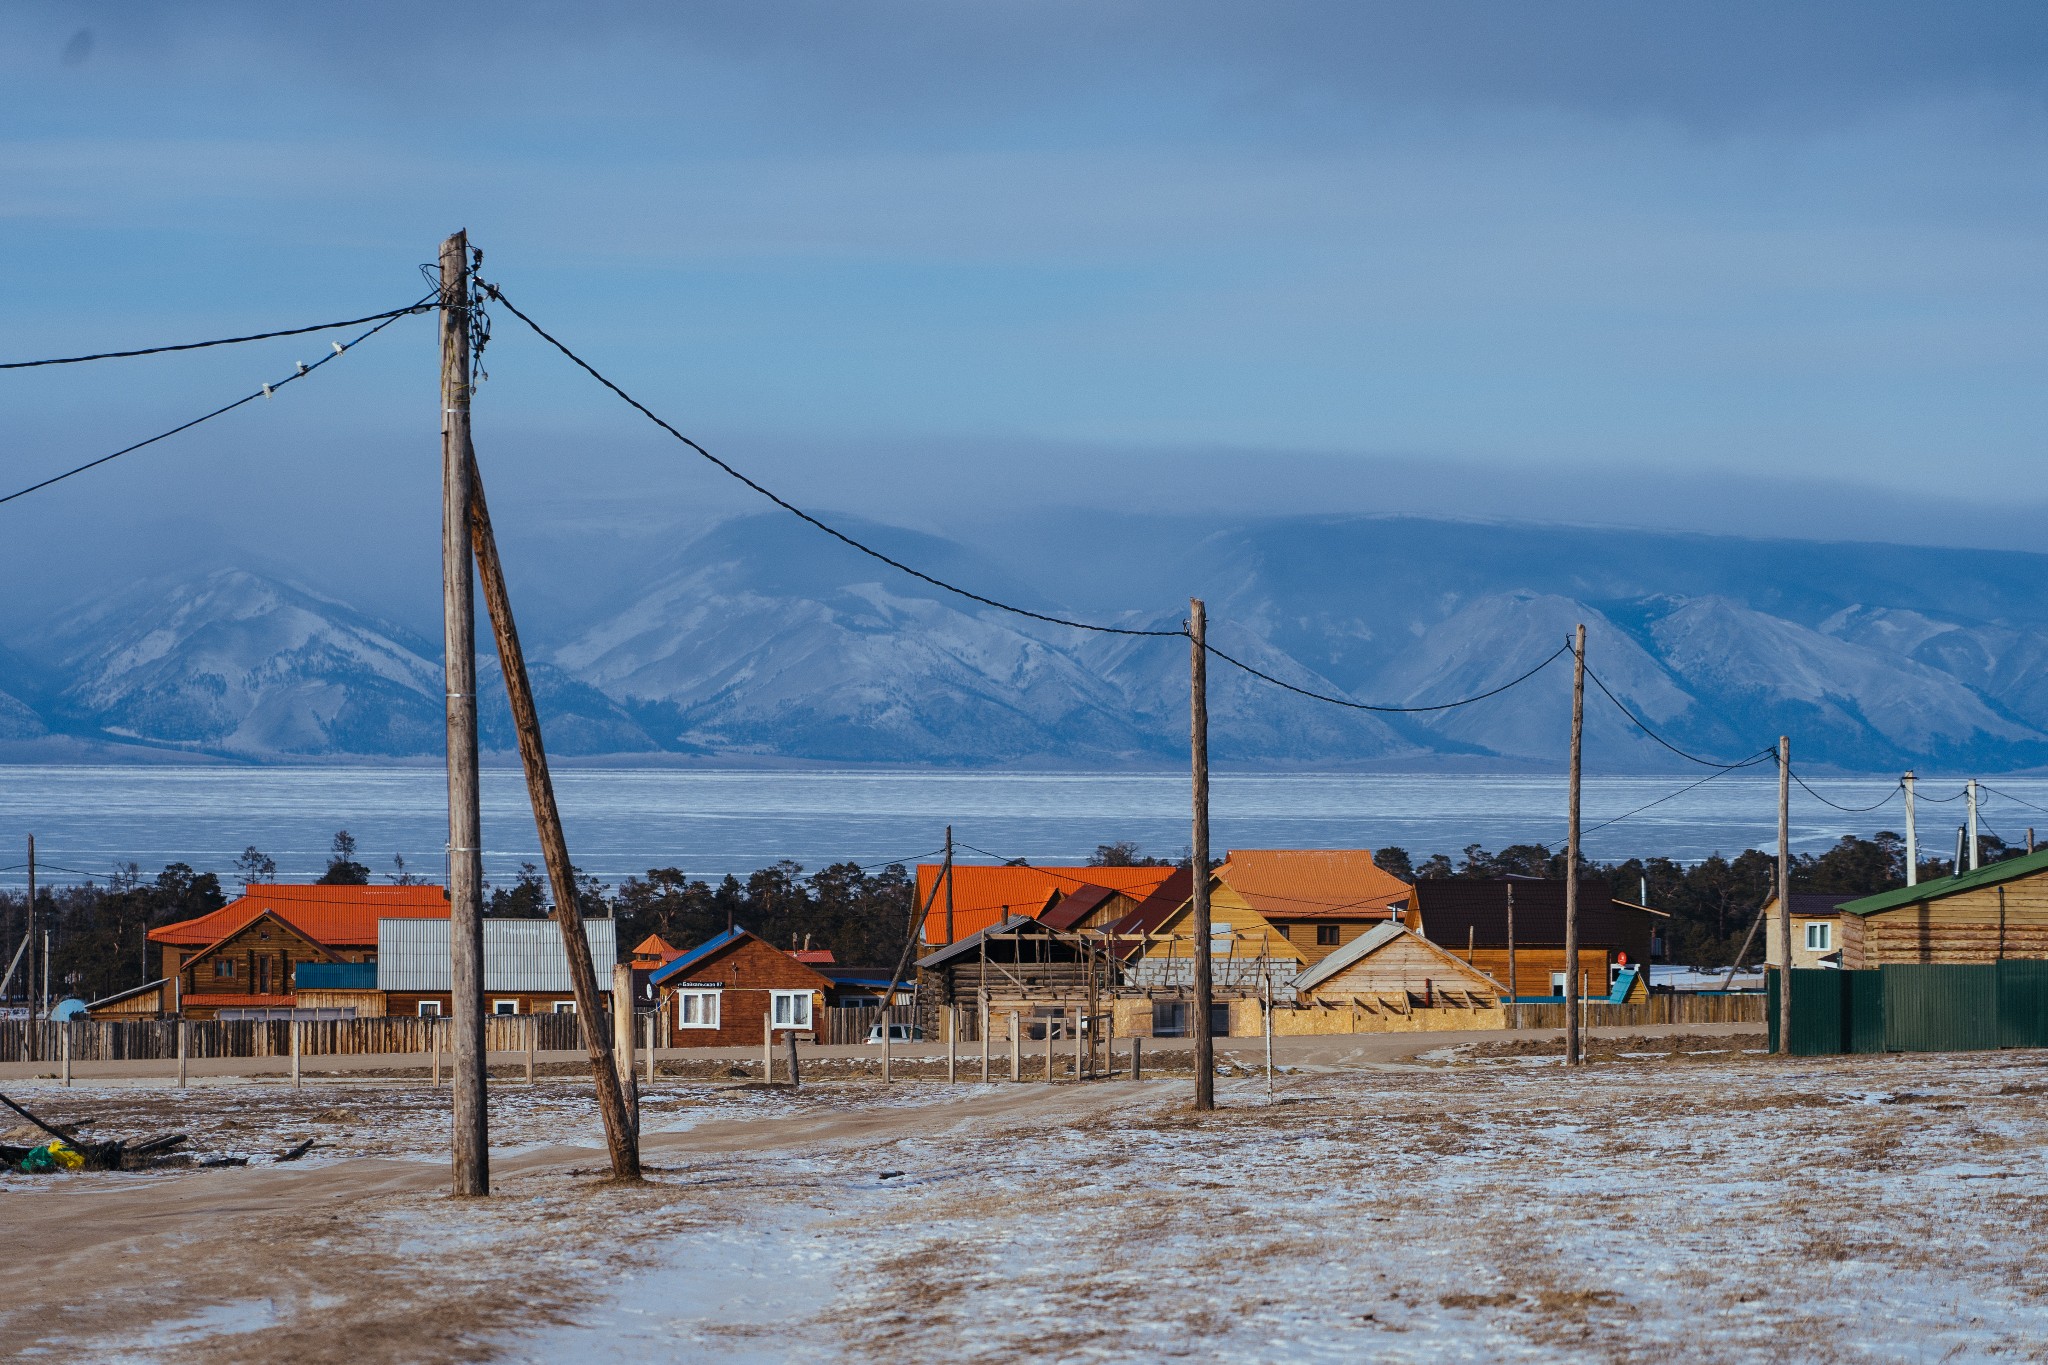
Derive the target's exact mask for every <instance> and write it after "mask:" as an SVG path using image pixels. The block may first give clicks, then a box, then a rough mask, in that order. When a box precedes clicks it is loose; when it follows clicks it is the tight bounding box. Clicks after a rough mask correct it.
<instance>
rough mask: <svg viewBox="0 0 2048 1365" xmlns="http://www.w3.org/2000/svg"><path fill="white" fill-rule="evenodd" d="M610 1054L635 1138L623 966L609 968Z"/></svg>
mask: <svg viewBox="0 0 2048 1365" xmlns="http://www.w3.org/2000/svg"><path fill="white" fill-rule="evenodd" d="M577 928H579V929H581V928H582V926H581V925H580V924H579V925H578V926H577ZM612 1054H613V1056H614V1057H615V1058H616V1060H617V1065H618V1077H619V1093H620V1094H621V1095H623V1096H625V1099H626V1114H627V1116H628V1118H629V1120H630V1121H631V1123H632V1125H633V1131H634V1133H636V1134H637V1133H639V1131H640V1090H639V1087H638V1086H636V1085H635V1084H634V1083H633V969H632V967H631V966H629V965H628V964H626V963H624V962H616V963H613V964H612Z"/></svg>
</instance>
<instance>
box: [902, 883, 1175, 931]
mask: <svg viewBox="0 0 2048 1365" xmlns="http://www.w3.org/2000/svg"><path fill="white" fill-rule="evenodd" d="M1172 875H1173V869H1172V868H1170V867H1073V866H1040V867H1018V866H1000V867H991V866H988V865H985V864H979V865H974V866H962V865H960V864H958V863H956V864H954V865H953V868H952V871H951V879H952V910H951V914H952V919H951V923H950V925H949V924H948V921H947V904H946V901H947V897H946V891H947V888H946V886H945V879H946V876H947V869H946V865H945V864H944V863H919V864H918V866H917V903H918V904H919V905H926V904H929V905H930V907H931V908H930V909H929V910H928V911H926V913H925V917H924V941H925V942H926V943H957V942H959V941H960V940H961V939H963V938H966V937H967V936H968V935H969V934H972V933H976V932H978V931H980V930H982V929H986V928H988V927H989V926H990V925H992V924H1000V923H1002V922H1003V920H1004V919H1006V918H1008V917H1009V916H1011V915H1023V916H1026V917H1027V918H1031V919H1036V918H1038V916H1039V915H1040V914H1041V913H1043V912H1044V911H1045V910H1046V908H1047V907H1048V906H1049V905H1051V904H1054V903H1055V899H1056V897H1065V896H1069V895H1072V894H1074V893H1075V892H1078V891H1081V890H1083V889H1084V888H1087V887H1091V886H1100V887H1106V888H1108V889H1109V890H1111V891H1118V892H1122V893H1123V894H1125V895H1127V896H1129V897H1130V898H1131V899H1132V900H1133V901H1142V900H1144V899H1145V897H1147V896H1149V895H1151V894H1152V893H1153V892H1154V891H1156V890H1158V889H1159V886H1160V884H1161V883H1162V882H1164V881H1165V880H1166V879H1167V878H1168V877H1170V876H1172ZM934 892H936V894H934ZM949 928H950V930H951V932H950V933H948V929H949Z"/></svg>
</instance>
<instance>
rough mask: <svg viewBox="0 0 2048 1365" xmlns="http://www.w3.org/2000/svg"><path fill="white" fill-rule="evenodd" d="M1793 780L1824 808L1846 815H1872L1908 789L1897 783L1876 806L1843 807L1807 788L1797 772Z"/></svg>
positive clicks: (1773, 751)
mask: <svg viewBox="0 0 2048 1365" xmlns="http://www.w3.org/2000/svg"><path fill="white" fill-rule="evenodd" d="M1771 752H1772V753H1776V752H1777V750H1775V749H1773V750H1772V751H1771ZM1792 780H1793V781H1794V782H1797V783H1798V784H1799V786H1800V789H1801V790H1803V791H1804V792H1805V793H1806V794H1807V795H1808V796H1810V797H1812V798H1813V799H1814V800H1816V801H1818V802H1820V803H1821V804H1822V805H1823V806H1833V807H1834V808H1835V809H1836V810H1838V811H1842V812H1844V813H1845V814H1849V815H1868V814H1869V813H1870V812H1871V811H1874V810H1876V809H1878V807H1880V806H1888V805H1890V804H1891V803H1892V798H1894V797H1896V796H1897V795H1898V794H1899V793H1900V792H1902V791H1904V790H1905V788H1906V784H1905V783H1904V782H1899V783H1897V784H1896V785H1894V786H1893V787H1892V789H1891V790H1890V791H1889V792H1887V793H1885V797H1884V800H1882V801H1879V802H1877V803H1876V805H1870V806H1845V805H1843V804H1842V803H1841V802H1839V801H1830V800H1828V798H1827V797H1825V796H1822V795H1821V794H1820V793H1819V792H1817V791H1815V790H1814V789H1813V788H1812V787H1809V786H1807V785H1806V779H1805V778H1803V777H1801V776H1800V775H1799V774H1798V773H1796V772H1795V773H1793V774H1792Z"/></svg>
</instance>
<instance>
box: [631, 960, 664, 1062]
mask: <svg viewBox="0 0 2048 1365" xmlns="http://www.w3.org/2000/svg"><path fill="white" fill-rule="evenodd" d="M626 970H627V971H631V970H633V969H632V968H631V967H628V968H627V969H626ZM660 1014H661V1009H660V1007H659V1006H657V1007H656V1008H655V1010H654V1013H653V1014H650V1015H648V1016H647V1084H648V1085H649V1086H652V1085H653V1084H654V1043H655V1033H654V1021H655V1019H656V1018H657V1017H658V1016H659V1015H660Z"/></svg>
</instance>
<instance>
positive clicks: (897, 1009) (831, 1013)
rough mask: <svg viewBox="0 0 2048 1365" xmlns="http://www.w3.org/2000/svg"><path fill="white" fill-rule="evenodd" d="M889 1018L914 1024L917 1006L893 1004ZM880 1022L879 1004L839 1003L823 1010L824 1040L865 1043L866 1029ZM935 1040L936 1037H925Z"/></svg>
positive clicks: (891, 1020) (843, 1044)
mask: <svg viewBox="0 0 2048 1365" xmlns="http://www.w3.org/2000/svg"><path fill="white" fill-rule="evenodd" d="M889 1019H890V1022H892V1023H897V1024H912V1025H914V1024H916V1023H917V1007H916V1006H914V1005H893V1006H891V1007H890V1009H889ZM881 1022H882V1007H881V1006H880V1005H839V1006H835V1007H834V1008H832V1009H828V1010H826V1011H825V1028H824V1034H825V1036H824V1039H823V1041H824V1042H827V1043H830V1044H832V1045H833V1046H835V1047H843V1046H845V1045H847V1044H849V1043H865V1042H866V1041H867V1040H868V1030H869V1029H871V1028H873V1027H874V1026H875V1025H876V1024H879V1023H881ZM926 1041H928V1042H936V1041H938V1040H937V1039H927V1040H926Z"/></svg>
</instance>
